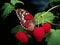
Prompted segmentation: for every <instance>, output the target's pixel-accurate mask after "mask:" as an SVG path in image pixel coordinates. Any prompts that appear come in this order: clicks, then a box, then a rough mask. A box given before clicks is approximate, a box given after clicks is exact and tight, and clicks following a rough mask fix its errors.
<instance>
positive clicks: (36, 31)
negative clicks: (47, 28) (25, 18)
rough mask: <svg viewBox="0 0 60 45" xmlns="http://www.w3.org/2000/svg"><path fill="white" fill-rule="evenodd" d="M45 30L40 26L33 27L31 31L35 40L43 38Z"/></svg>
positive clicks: (38, 40)
mask: <svg viewBox="0 0 60 45" xmlns="http://www.w3.org/2000/svg"><path fill="white" fill-rule="evenodd" d="M44 35H45V32H44V29H43V28H42V27H35V28H34V31H33V36H34V37H35V39H36V41H37V42H40V41H41V40H42V39H43V38H44Z"/></svg>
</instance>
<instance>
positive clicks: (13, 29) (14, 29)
mask: <svg viewBox="0 0 60 45" xmlns="http://www.w3.org/2000/svg"><path fill="white" fill-rule="evenodd" d="M18 31H25V30H24V28H22V26H21V25H17V26H15V27H14V28H12V30H11V33H12V34H13V33H16V32H18Z"/></svg>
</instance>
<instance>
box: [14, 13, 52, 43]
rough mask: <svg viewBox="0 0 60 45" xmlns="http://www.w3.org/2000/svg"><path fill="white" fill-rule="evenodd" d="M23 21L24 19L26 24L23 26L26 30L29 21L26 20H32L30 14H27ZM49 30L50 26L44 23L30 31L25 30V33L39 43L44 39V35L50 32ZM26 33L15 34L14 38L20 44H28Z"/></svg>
mask: <svg viewBox="0 0 60 45" xmlns="http://www.w3.org/2000/svg"><path fill="white" fill-rule="evenodd" d="M25 19H26V22H25V23H24V26H25V27H26V28H28V27H29V21H28V20H32V19H33V16H32V15H31V14H27V15H26V16H25ZM50 29H51V24H49V23H44V24H42V25H41V26H40V27H34V29H33V30H32V31H30V30H26V32H27V33H28V34H30V35H33V36H34V38H35V40H36V41H37V42H40V41H42V39H43V38H44V36H45V33H48V32H49V31H50ZM27 33H26V34H25V32H17V33H16V35H15V37H16V38H17V39H18V40H19V41H20V42H21V43H27V42H28V37H27Z"/></svg>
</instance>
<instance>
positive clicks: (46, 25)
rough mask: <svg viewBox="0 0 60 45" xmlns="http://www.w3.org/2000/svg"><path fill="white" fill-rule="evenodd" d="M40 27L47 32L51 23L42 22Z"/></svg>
mask: <svg viewBox="0 0 60 45" xmlns="http://www.w3.org/2000/svg"><path fill="white" fill-rule="evenodd" d="M42 27H43V28H44V29H45V32H46V33H48V32H49V31H50V29H51V25H50V24H49V23H46V24H42Z"/></svg>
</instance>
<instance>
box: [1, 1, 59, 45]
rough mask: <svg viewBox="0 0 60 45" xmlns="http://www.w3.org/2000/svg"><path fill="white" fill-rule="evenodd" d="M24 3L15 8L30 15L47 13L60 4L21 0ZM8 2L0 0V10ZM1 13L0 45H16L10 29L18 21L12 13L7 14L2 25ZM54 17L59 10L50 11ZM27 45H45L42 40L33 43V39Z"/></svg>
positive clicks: (16, 42)
mask: <svg viewBox="0 0 60 45" xmlns="http://www.w3.org/2000/svg"><path fill="white" fill-rule="evenodd" d="M21 1H22V2H24V5H22V4H16V9H17V8H23V9H25V10H27V11H29V12H30V13H31V14H33V15H34V14H36V13H38V12H42V11H47V10H48V9H49V8H51V7H53V6H55V5H58V4H60V2H52V3H49V4H48V2H49V1H50V0H21ZM6 2H8V3H9V2H10V0H0V9H1V7H2V6H3V5H4V3H6ZM2 12H3V10H2V11H0V33H1V35H0V45H18V41H17V40H16V39H15V37H14V34H11V29H12V28H13V27H14V26H16V25H18V24H19V20H18V18H17V16H16V14H15V12H14V11H12V13H10V14H9V16H8V17H7V18H6V20H5V21H4V22H3V23H2V20H3V18H2V17H1V15H2ZM51 12H53V13H54V14H55V15H56V14H58V16H59V15H60V9H59V8H56V9H55V10H53V11H51ZM56 21H60V20H59V19H56ZM27 45H47V44H46V42H45V40H44V39H43V40H42V42H39V43H37V42H35V40H34V39H32V40H31V41H30V43H28V44H27Z"/></svg>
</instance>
